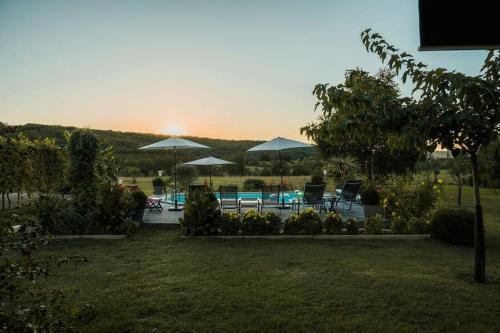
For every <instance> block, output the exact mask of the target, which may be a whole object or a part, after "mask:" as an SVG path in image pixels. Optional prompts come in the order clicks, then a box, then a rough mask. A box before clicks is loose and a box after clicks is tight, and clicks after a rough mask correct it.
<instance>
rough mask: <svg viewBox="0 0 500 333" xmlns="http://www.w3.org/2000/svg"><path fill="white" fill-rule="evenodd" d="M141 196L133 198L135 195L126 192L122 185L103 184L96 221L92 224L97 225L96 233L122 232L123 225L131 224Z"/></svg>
mask: <svg viewBox="0 0 500 333" xmlns="http://www.w3.org/2000/svg"><path fill="white" fill-rule="evenodd" d="M137 193H139V192H137ZM139 195H140V194H137V195H136V196H137V197H133V194H130V193H129V192H127V191H125V189H124V188H123V187H122V186H120V185H117V184H110V183H107V182H105V183H102V184H101V185H100V186H99V189H98V193H97V211H96V221H94V222H91V223H94V224H95V228H96V230H94V232H105V233H107V232H121V230H122V229H123V228H122V227H123V226H122V225H123V224H124V223H129V222H128V220H130V217H131V216H132V213H133V212H134V209H135V207H136V205H137V204H136V202H135V200H139ZM143 195H144V193H143ZM99 225H100V228H98V226H99ZM97 229H101V230H100V231H99V230H97Z"/></svg>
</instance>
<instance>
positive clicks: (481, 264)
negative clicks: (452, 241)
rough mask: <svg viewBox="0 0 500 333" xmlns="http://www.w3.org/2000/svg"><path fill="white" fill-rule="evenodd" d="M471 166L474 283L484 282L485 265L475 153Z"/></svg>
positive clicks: (481, 211)
mask: <svg viewBox="0 0 500 333" xmlns="http://www.w3.org/2000/svg"><path fill="white" fill-rule="evenodd" d="M470 160H471V166H472V185H473V187H474V204H475V216H474V217H475V218H474V280H475V281H476V282H480V283H484V282H486V276H485V275H486V274H485V264H486V253H485V248H484V221H483V210H482V208H481V198H480V196H479V179H478V162H477V156H476V153H475V152H474V153H471V154H470Z"/></svg>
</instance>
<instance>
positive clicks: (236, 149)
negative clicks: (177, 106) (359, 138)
mask: <svg viewBox="0 0 500 333" xmlns="http://www.w3.org/2000/svg"><path fill="white" fill-rule="evenodd" d="M10 127H11V128H12V129H13V130H14V134H18V133H24V134H25V135H26V136H27V137H29V138H30V139H35V138H46V137H48V138H54V139H55V140H56V142H57V144H58V145H60V146H64V145H65V144H66V142H65V139H64V132H65V131H70V132H71V131H73V130H75V129H76V127H71V126H59V125H41V124H25V125H15V126H10ZM4 128H5V126H4ZM91 130H92V132H94V133H95V134H96V135H97V136H98V137H99V139H100V140H101V142H102V143H104V144H107V145H111V146H113V148H114V151H115V155H116V157H117V161H118V163H119V166H120V168H121V169H124V168H130V167H136V168H139V169H140V170H141V173H142V174H145V175H147V174H152V173H153V172H154V171H157V170H166V169H168V168H169V167H171V165H172V163H173V162H172V154H171V152H170V151H163V150H158V151H144V150H139V149H138V148H140V147H143V146H146V145H148V144H151V143H154V142H157V141H160V140H164V139H167V138H168V137H169V136H167V135H161V134H150V133H135V132H120V131H111V130H97V129H95V130H94V129H91ZM3 132H4V133H3V134H2V127H1V126H0V135H6V133H5V132H6V131H5V129H4V130H3ZM10 135H12V133H11V134H10ZM183 138H186V139H189V140H192V141H195V142H198V143H201V144H204V145H206V146H208V147H210V149H185V150H180V151H179V152H178V159H179V160H180V161H181V162H186V161H189V160H193V159H197V158H203V157H206V156H209V155H213V156H216V157H218V158H222V159H226V160H229V161H233V162H236V163H238V165H236V166H233V167H225V169H227V170H229V171H230V172H231V173H232V174H247V173H248V172H247V171H248V170H245V168H244V167H245V166H257V167H265V166H269V167H271V164H272V163H273V161H274V160H275V159H276V157H275V155H276V154H275V153H273V152H263V153H247V150H248V149H250V148H251V147H253V146H256V145H258V144H260V143H262V142H263V141H257V140H223V139H211V138H201V137H191V136H183ZM312 156H318V153H317V152H316V151H315V150H314V149H294V150H290V151H287V152H286V153H285V154H283V157H284V159H285V160H286V161H294V160H302V159H303V158H304V157H312Z"/></svg>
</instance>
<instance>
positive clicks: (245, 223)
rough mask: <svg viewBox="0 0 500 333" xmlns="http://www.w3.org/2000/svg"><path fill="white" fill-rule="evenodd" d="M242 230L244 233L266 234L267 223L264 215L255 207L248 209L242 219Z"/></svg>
mask: <svg viewBox="0 0 500 333" xmlns="http://www.w3.org/2000/svg"><path fill="white" fill-rule="evenodd" d="M241 232H242V233H243V234H244V235H265V234H266V233H267V225H266V220H265V218H264V216H263V215H262V214H260V213H259V212H257V211H255V210H253V209H249V210H247V211H246V212H245V213H244V214H243V217H242V219H241Z"/></svg>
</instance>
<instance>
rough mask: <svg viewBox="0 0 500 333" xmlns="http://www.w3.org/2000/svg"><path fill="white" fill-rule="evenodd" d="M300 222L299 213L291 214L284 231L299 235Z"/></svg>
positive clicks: (287, 233) (284, 225) (288, 233)
mask: <svg viewBox="0 0 500 333" xmlns="http://www.w3.org/2000/svg"><path fill="white" fill-rule="evenodd" d="M299 223H300V222H299V214H296V213H294V214H291V215H290V216H289V217H288V218H287V219H286V220H285V223H284V224H283V233H284V234H286V235H299V234H300V229H301V228H300V225H299Z"/></svg>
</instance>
